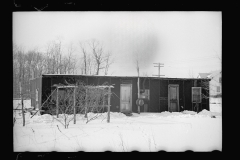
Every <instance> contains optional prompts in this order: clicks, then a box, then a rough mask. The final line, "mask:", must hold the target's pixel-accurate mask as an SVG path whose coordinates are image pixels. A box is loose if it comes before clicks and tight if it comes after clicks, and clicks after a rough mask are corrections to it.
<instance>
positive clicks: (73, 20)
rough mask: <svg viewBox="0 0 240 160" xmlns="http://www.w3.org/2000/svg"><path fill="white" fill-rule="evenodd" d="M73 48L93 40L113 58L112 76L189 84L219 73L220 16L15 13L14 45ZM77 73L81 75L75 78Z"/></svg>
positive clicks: (190, 14) (211, 13)
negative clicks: (181, 80)
mask: <svg viewBox="0 0 240 160" xmlns="http://www.w3.org/2000/svg"><path fill="white" fill-rule="evenodd" d="M57 39H61V41H62V42H63V43H64V45H65V46H67V45H69V44H70V43H73V45H74V47H75V48H76V50H75V54H76V55H77V56H79V57H80V56H82V54H81V52H80V50H79V45H78V44H79V42H80V41H81V42H82V41H88V40H91V39H97V40H99V41H100V42H102V43H103V45H104V49H105V50H106V51H110V52H111V53H112V54H113V56H114V63H113V65H112V66H111V67H110V69H109V75H113V76H115V75H116V76H117V75H119V76H137V71H136V63H135V60H136V57H137V56H138V57H139V61H140V74H141V75H143V74H147V75H148V76H152V75H153V74H154V75H155V74H158V68H157V67H154V66H155V65H154V64H153V63H163V64H164V67H161V75H165V77H179V78H188V77H189V76H190V72H191V73H194V76H195V77H196V76H197V74H198V73H204V72H210V71H214V70H220V69H221V62H220V60H219V59H218V58H216V57H217V56H219V57H221V55H222V14H221V12H14V13H13V42H14V43H16V44H17V45H19V46H22V47H24V49H25V50H26V51H27V50H30V49H34V48H36V47H37V48H38V49H39V50H41V51H44V50H45V49H46V45H47V44H48V43H49V42H50V41H53V40H57ZM79 73H80V72H79Z"/></svg>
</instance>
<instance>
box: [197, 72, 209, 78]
mask: <svg viewBox="0 0 240 160" xmlns="http://www.w3.org/2000/svg"><path fill="white" fill-rule="evenodd" d="M210 74H211V73H199V75H198V77H199V78H208V76H209V75H210Z"/></svg>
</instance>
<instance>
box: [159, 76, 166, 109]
mask: <svg viewBox="0 0 240 160" xmlns="http://www.w3.org/2000/svg"><path fill="white" fill-rule="evenodd" d="M159 101H160V112H164V111H168V80H160V96H159Z"/></svg>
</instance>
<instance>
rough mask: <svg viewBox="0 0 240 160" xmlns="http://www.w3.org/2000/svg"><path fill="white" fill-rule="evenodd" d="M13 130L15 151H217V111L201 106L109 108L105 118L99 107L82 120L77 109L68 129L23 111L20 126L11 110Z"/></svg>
mask: <svg viewBox="0 0 240 160" xmlns="http://www.w3.org/2000/svg"><path fill="white" fill-rule="evenodd" d="M93 115H94V114H93V113H89V114H88V116H89V117H91V116H93ZM213 116H214V117H215V118H214V117H213ZM60 117H61V116H60ZM13 131H14V133H13V134H14V136H13V138H14V151H15V152H22V151H34V152H49V151H61V152H69V151H71V152H75V151H86V152H92V151H96V152H101V151H113V152H129V151H140V152H155V151H160V150H164V151H174V152H175V151H176V152H177V151H186V150H192V151H213V150H218V151H222V116H221V113H218V112H209V111H206V110H203V111H202V112H200V113H198V114H197V113H195V112H193V111H184V112H180V113H179V112H174V113H170V112H162V113H141V114H140V115H139V114H136V113H133V116H125V115H124V114H122V113H116V112H111V119H110V123H107V122H106V113H104V114H103V115H102V116H100V117H99V118H97V119H95V120H93V121H90V122H89V123H87V124H86V119H85V118H83V115H77V122H76V124H73V121H71V122H70V125H69V128H68V129H65V128H64V126H63V125H62V124H61V123H60V122H58V121H56V120H53V118H52V117H51V116H50V115H42V116H34V117H33V118H30V115H29V114H26V126H25V127H23V126H22V119H21V116H20V115H17V120H16V123H15V125H14V130H13Z"/></svg>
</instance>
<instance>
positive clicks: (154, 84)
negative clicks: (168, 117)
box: [149, 79, 160, 112]
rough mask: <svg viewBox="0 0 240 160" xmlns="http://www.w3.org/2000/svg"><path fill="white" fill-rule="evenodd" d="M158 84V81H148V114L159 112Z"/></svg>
mask: <svg viewBox="0 0 240 160" xmlns="http://www.w3.org/2000/svg"><path fill="white" fill-rule="evenodd" d="M159 83H160V81H159V80H158V79H152V80H151V81H150V107H149V112H160V108H159V91H160V90H159Z"/></svg>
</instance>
